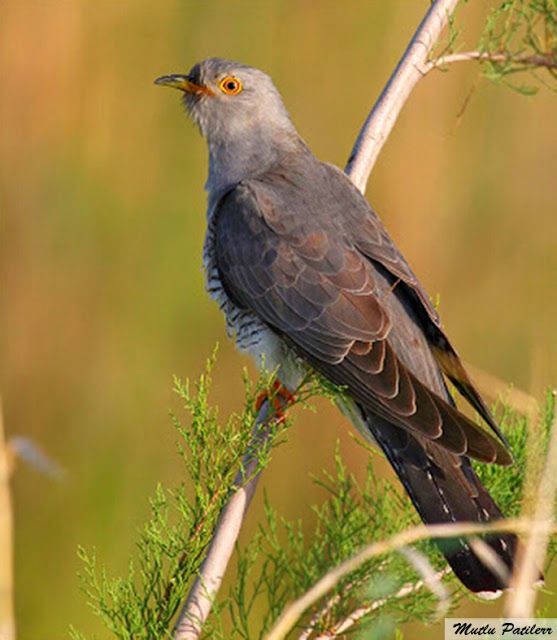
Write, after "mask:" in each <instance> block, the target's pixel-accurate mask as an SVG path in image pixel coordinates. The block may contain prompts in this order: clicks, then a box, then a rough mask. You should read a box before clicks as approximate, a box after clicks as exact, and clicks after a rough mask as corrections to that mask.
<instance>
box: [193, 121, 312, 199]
mask: <svg viewBox="0 0 557 640" xmlns="http://www.w3.org/2000/svg"><path fill="white" fill-rule="evenodd" d="M292 153H304V154H305V153H311V152H310V151H309V149H308V147H307V146H306V144H305V143H304V142H303V140H302V139H301V138H300V136H299V135H298V133H297V132H296V130H295V129H294V127H293V126H292V128H291V129H288V130H279V131H265V130H262V129H256V130H253V129H252V130H251V131H250V132H249V135H247V136H244V135H239V136H238V137H237V139H236V138H235V137H234V136H228V137H227V138H226V139H225V140H223V139H221V140H219V141H218V142H215V141H210V142H209V176H208V178H207V183H206V184H205V189H206V191H207V192H208V193H209V199H210V200H214V198H218V197H220V195H222V193H224V192H225V191H227V190H228V189H230V188H231V187H233V186H234V185H236V184H238V183H239V182H240V181H241V180H245V179H246V178H251V177H253V176H256V175H260V174H262V173H264V172H265V171H267V170H268V169H270V168H271V167H272V166H273V165H275V164H276V163H277V162H279V161H280V160H281V158H283V157H284V156H288V155H290V154H292Z"/></svg>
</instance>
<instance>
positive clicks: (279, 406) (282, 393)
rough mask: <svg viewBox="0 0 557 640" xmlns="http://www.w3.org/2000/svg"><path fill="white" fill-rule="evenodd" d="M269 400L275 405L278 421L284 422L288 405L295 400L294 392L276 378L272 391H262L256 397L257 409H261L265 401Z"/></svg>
mask: <svg viewBox="0 0 557 640" xmlns="http://www.w3.org/2000/svg"><path fill="white" fill-rule="evenodd" d="M267 400H268V401H269V404H270V405H271V406H272V407H273V410H274V414H275V417H276V419H277V421H278V422H284V418H285V410H286V407H288V405H289V404H292V402H294V394H292V393H291V392H290V391H289V390H288V389H287V388H286V387H285V386H284V385H282V384H281V383H280V382H279V381H278V380H275V381H274V382H273V385H272V389H271V390H270V391H262V392H261V393H260V394H259V395H258V396H257V398H256V399H255V409H256V411H259V409H261V407H262V406H263V403H264V402H265V401H267Z"/></svg>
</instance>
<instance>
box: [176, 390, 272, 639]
mask: <svg viewBox="0 0 557 640" xmlns="http://www.w3.org/2000/svg"><path fill="white" fill-rule="evenodd" d="M275 401H279V402H280V397H279V396H277V398H276V400H275ZM269 409H270V407H269V403H268V402H264V403H263V405H262V406H261V409H260V410H259V414H258V415H257V419H256V422H255V425H254V428H253V436H252V441H251V443H250V446H249V447H248V453H246V455H245V456H244V458H243V461H242V468H241V469H240V471H239V472H238V475H237V476H236V478H235V480H234V483H235V485H236V486H238V487H239V488H238V490H237V491H236V492H234V494H233V495H232V497H231V498H230V500H229V501H228V503H227V504H226V506H225V507H224V508H223V510H222V512H221V514H220V516H219V520H218V522H217V525H216V527H215V531H214V532H213V537H212V539H211V544H210V546H209V549H208V550H207V555H206V556H205V560H204V561H203V564H202V566H201V568H200V570H199V575H198V577H197V579H196V580H195V582H194V585H193V587H192V588H191V590H190V592H189V594H188V597H187V600H186V602H185V603H184V606H183V607H182V610H181V612H180V615H179V616H178V619H177V621H176V625H175V627H174V636H173V637H174V640H196V639H197V638H199V636H200V635H201V630H202V628H203V625H204V624H205V622H206V620H207V618H208V617H209V614H210V612H211V608H212V606H213V601H214V599H215V597H216V595H217V593H218V591H219V589H220V586H221V583H222V580H223V578H224V574H225V572H226V568H227V566H228V562H229V560H230V557H231V555H232V552H233V551H234V546H235V545H236V540H237V539H238V535H239V534H240V529H241V527H242V523H243V521H244V518H245V515H246V512H247V510H248V507H249V505H250V502H251V499H252V498H253V494H254V493H255V489H256V487H257V482H258V480H259V476H260V474H259V473H257V474H256V473H255V471H256V469H257V466H258V464H259V460H258V457H257V452H258V451H263V450H264V448H265V445H266V441H267V440H268V438H269V437H270V435H271V433H272V429H271V428H270V427H269V428H265V425H266V424H268V422H269V419H270V416H272V415H273V412H270V410H269ZM262 425H263V428H262ZM246 478H249V480H248V481H247V482H246Z"/></svg>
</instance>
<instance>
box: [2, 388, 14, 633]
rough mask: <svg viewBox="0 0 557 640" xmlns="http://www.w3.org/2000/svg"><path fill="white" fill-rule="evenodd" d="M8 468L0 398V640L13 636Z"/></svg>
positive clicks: (10, 499) (10, 503)
mask: <svg viewBox="0 0 557 640" xmlns="http://www.w3.org/2000/svg"><path fill="white" fill-rule="evenodd" d="M11 467H12V464H11V462H10V455H9V449H8V445H7V441H6V437H5V433H4V418H3V412H2V400H1V398H0V638H2V640H14V639H15V617H14V574H13V512H12V497H11V491H10V475H11Z"/></svg>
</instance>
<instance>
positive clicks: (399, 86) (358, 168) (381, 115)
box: [345, 0, 458, 193]
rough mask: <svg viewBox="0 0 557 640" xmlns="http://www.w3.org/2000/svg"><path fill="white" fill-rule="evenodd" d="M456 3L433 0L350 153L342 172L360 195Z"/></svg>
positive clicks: (454, 1)
mask: <svg viewBox="0 0 557 640" xmlns="http://www.w3.org/2000/svg"><path fill="white" fill-rule="evenodd" d="M457 4H458V0H435V2H432V3H431V6H430V8H429V10H428V12H427V13H426V15H425V17H424V19H423V20H422V22H421V23H420V25H419V27H418V29H417V30H416V33H415V34H414V36H413V37H412V40H411V41H410V44H409V45H408V47H407V49H406V51H405V52H404V55H403V56H402V58H401V60H400V62H399V63H398V65H397V67H396V69H395V70H394V72H393V74H392V76H391V77H390V79H389V81H388V83H387V85H386V87H385V88H384V89H383V92H382V93H381V95H380V96H379V99H378V100H377V102H376V103H375V104H374V106H373V108H372V110H371V112H370V114H369V115H368V117H367V119H366V121H365V123H364V125H363V127H362V129H361V131H360V133H359V135H358V139H357V140H356V144H355V145H354V148H353V149H352V153H351V154H350V158H349V160H348V164H347V165H346V168H345V171H346V173H347V174H348V176H349V177H350V179H351V180H352V182H353V183H354V184H355V185H356V187H358V189H359V190H360V191H361V192H362V193H363V192H364V191H365V189H366V185H367V181H368V179H369V175H370V173H371V170H372V169H373V166H374V164H375V161H376V160H377V157H378V155H379V153H380V152H381V149H382V148H383V145H384V144H385V141H386V140H387V138H388V137H389V134H390V133H391V130H392V128H393V126H394V124H395V122H396V120H397V118H398V116H399V114H400V112H401V110H402V107H403V106H404V105H405V103H406V101H407V100H408V97H409V95H410V93H411V92H412V89H414V87H415V86H416V85H417V84H418V82H419V80H420V79H421V78H422V77H423V76H424V74H425V73H426V71H425V69H426V68H427V65H428V59H429V55H430V53H431V51H432V49H433V47H434V46H435V44H436V43H437V41H438V39H439V36H440V34H441V31H442V30H443V29H444V27H445V25H446V24H447V22H448V20H449V17H450V16H451V14H452V13H453V12H454V10H455V8H456V5H457Z"/></svg>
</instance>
